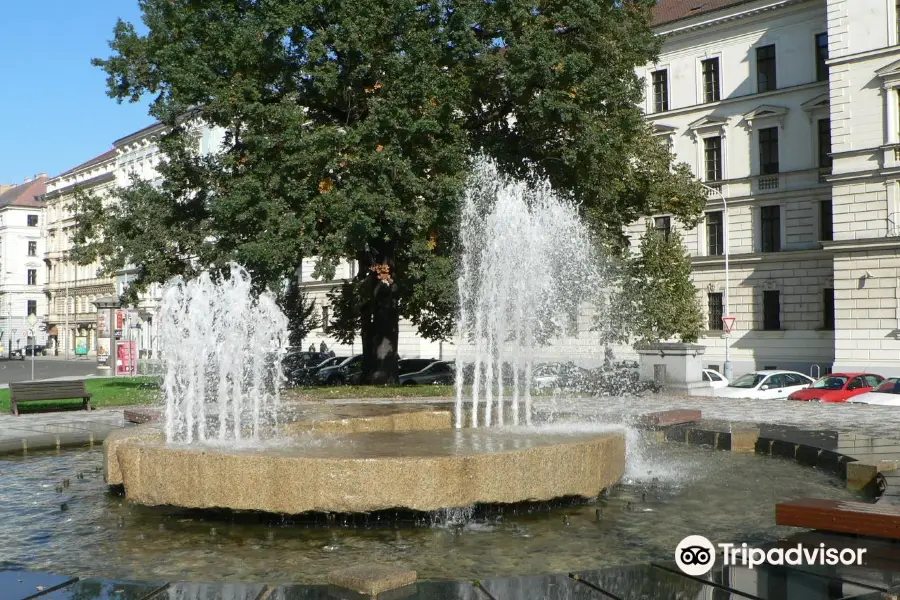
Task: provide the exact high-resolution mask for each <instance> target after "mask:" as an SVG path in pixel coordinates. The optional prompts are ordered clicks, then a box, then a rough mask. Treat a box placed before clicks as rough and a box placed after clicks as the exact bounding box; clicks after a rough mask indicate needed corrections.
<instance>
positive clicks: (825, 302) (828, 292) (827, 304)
mask: <svg viewBox="0 0 900 600" xmlns="http://www.w3.org/2000/svg"><path fill="white" fill-rule="evenodd" d="M822 328H823V329H827V330H829V331H834V289H831V288H825V289H824V290H822Z"/></svg>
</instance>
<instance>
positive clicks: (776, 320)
mask: <svg viewBox="0 0 900 600" xmlns="http://www.w3.org/2000/svg"><path fill="white" fill-rule="evenodd" d="M763 329H765V330H767V331H778V330H779V329H781V294H780V293H779V292H777V291H771V290H766V291H764V292H763Z"/></svg>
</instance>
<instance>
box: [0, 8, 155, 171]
mask: <svg viewBox="0 0 900 600" xmlns="http://www.w3.org/2000/svg"><path fill="white" fill-rule="evenodd" d="M0 3H2V4H3V7H2V9H0V21H2V27H0V183H19V182H22V181H23V180H24V179H25V178H26V177H30V176H32V175H35V174H37V173H41V172H47V173H48V174H49V175H50V176H53V175H58V174H59V173H62V172H63V171H66V170H68V169H70V168H71V167H74V166H75V165H77V164H79V163H82V162H84V161H86V160H89V159H91V158H93V157H94V156H96V155H98V154H102V153H103V152H105V151H106V150H109V149H110V148H111V147H112V142H113V141H114V140H117V139H119V138H121V137H124V136H126V135H128V134H129V133H131V132H133V131H136V130H138V129H140V128H142V127H144V126H146V125H149V124H150V123H151V122H152V119H151V118H150V117H149V116H148V115H147V102H142V103H139V104H127V103H123V104H121V105H120V104H117V103H116V101H115V100H113V99H111V98H109V97H108V96H107V95H106V75H105V73H104V72H103V71H102V70H100V69H98V68H96V67H93V66H91V63H90V61H91V59H92V58H95V57H98V58H106V57H108V56H109V55H110V54H111V50H110V49H109V45H108V42H109V40H110V39H111V38H112V31H113V27H114V26H115V23H116V19H117V18H118V17H122V18H123V19H125V20H126V21H130V22H134V23H139V21H140V10H139V9H138V5H137V0H86V1H85V0H80V1H73V0H28V1H27V2H15V1H12V0H0Z"/></svg>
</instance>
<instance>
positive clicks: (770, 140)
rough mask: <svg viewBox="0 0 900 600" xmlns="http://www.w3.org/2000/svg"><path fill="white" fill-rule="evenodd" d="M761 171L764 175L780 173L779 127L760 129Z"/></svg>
mask: <svg viewBox="0 0 900 600" xmlns="http://www.w3.org/2000/svg"><path fill="white" fill-rule="evenodd" d="M759 172H760V174H762V175H774V174H775V173H778V128H777V127H768V128H766V129H760V130H759Z"/></svg>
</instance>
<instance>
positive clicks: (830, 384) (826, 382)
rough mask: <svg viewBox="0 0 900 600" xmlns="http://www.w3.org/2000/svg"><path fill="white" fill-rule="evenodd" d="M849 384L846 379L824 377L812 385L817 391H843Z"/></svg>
mask: <svg viewBox="0 0 900 600" xmlns="http://www.w3.org/2000/svg"><path fill="white" fill-rule="evenodd" d="M846 383H847V378H846V377H832V376H830V375H829V376H828V377H822V378H821V379H819V380H818V381H817V382H815V383H814V384H812V387H813V388H815V389H817V390H842V389H844V384H846Z"/></svg>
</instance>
